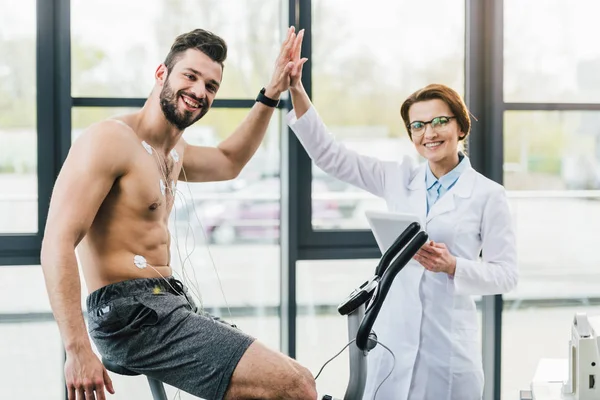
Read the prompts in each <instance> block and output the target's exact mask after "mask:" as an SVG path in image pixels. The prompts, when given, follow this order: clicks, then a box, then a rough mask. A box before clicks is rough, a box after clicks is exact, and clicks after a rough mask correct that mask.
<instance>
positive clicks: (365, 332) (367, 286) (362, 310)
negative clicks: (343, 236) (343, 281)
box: [322, 222, 428, 400]
mask: <svg viewBox="0 0 600 400" xmlns="http://www.w3.org/2000/svg"><path fill="white" fill-rule="evenodd" d="M420 229H421V226H420V225H419V224H418V223H416V222H413V223H412V224H410V225H409V226H408V227H407V228H406V229H405V230H404V232H402V233H401V234H400V236H398V238H397V239H396V241H395V242H394V243H393V244H392V245H391V246H390V248H389V249H388V250H387V251H386V252H385V253H384V254H383V256H382V257H381V260H380V261H379V265H378V266H377V268H376V270H375V275H374V276H373V277H372V278H371V279H369V280H368V281H366V282H364V283H363V284H362V285H360V287H358V288H357V289H355V290H354V291H352V293H350V295H349V296H348V297H347V298H346V299H345V300H344V301H343V302H342V303H340V305H339V306H338V312H339V313H340V314H341V315H347V316H348V339H349V340H351V341H354V339H356V340H355V341H354V343H350V348H349V352H350V353H349V357H350V378H349V382H348V386H347V388H346V393H345V395H344V398H343V400H361V399H362V397H363V394H364V391H365V384H366V381H367V355H368V354H369V351H371V350H373V349H374V348H375V346H376V345H377V344H378V341H377V335H376V334H375V332H373V331H371V328H373V324H374V323H375V320H376V319H377V315H378V314H379V311H380V310H381V306H382V305H383V302H384V300H385V297H386V296H387V294H388V292H389V290H390V287H391V285H392V282H393V281H394V278H395V277H396V275H397V274H398V272H400V270H402V268H404V266H405V265H406V264H407V263H408V262H409V261H410V260H411V258H412V257H413V256H414V255H415V253H416V252H417V251H418V250H419V249H420V248H421V246H423V245H424V244H425V243H426V242H427V240H428V236H427V233H425V232H423V231H421V230H420ZM367 302H368V303H369V304H368V305H367ZM354 344H355V345H354ZM390 373H391V371H390ZM382 383H383V382H382ZM322 400H339V399H337V398H334V397H332V396H330V395H325V396H323V397H322Z"/></svg>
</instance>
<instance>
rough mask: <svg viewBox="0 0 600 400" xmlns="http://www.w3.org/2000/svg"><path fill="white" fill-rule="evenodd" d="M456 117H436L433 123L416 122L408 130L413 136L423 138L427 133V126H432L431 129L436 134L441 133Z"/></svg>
mask: <svg viewBox="0 0 600 400" xmlns="http://www.w3.org/2000/svg"><path fill="white" fill-rule="evenodd" d="M452 118H456V117H445V116H441V117H435V118H434V119H432V120H431V121H427V122H423V121H414V122H411V123H410V124H408V126H407V127H408V129H409V130H410V133H411V135H412V136H417V137H418V136H422V135H423V134H424V133H425V129H426V127H427V124H431V129H433V131H434V132H441V131H443V130H444V128H446V126H447V125H448V124H449V123H450V120H451V119H452Z"/></svg>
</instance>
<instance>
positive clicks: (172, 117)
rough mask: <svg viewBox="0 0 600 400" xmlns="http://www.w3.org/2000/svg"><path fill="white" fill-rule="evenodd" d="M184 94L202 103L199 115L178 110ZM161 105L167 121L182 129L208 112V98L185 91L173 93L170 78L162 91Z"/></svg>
mask: <svg viewBox="0 0 600 400" xmlns="http://www.w3.org/2000/svg"><path fill="white" fill-rule="evenodd" d="M182 94H185V95H186V96H188V97H189V98H191V99H193V100H194V101H195V102H197V103H198V104H199V105H200V107H201V108H200V112H199V113H198V115H197V116H194V112H192V111H188V110H183V112H178V111H177V106H178V105H179V98H180V97H181V95H182ZM160 107H161V108H162V111H163V114H164V115H165V118H166V119H167V121H169V122H170V123H171V124H172V125H174V126H175V127H176V128H177V129H179V130H180V131H182V130H184V129H185V128H187V127H188V126H190V125H193V124H194V123H195V122H196V121H198V120H199V119H200V118H202V117H204V115H205V114H206V113H207V112H208V109H209V107H208V104H207V102H206V98H201V99H198V98H197V97H196V96H194V95H192V94H189V93H185V92H183V91H179V92H177V94H175V93H173V89H172V88H171V86H170V85H169V78H168V77H167V80H166V81H165V86H163V89H162V90H161V92H160Z"/></svg>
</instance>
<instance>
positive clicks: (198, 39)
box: [165, 29, 227, 73]
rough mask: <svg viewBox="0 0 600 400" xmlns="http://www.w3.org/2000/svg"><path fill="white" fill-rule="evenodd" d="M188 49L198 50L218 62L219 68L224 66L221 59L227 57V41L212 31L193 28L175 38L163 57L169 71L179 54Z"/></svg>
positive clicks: (177, 59)
mask: <svg viewBox="0 0 600 400" xmlns="http://www.w3.org/2000/svg"><path fill="white" fill-rule="evenodd" d="M188 49H196V50H199V51H201V52H203V53H204V54H206V55H207V56H209V57H210V59H211V60H213V61H215V62H217V63H219V64H220V65H221V68H223V67H224V65H223V61H225V59H226V58H227V43H225V41H224V40H223V39H222V38H220V37H219V36H217V35H215V34H214V33H212V32H209V31H205V30H204V29H194V30H193V31H191V32H188V33H183V34H181V35H179V36H177V38H175V42H173V45H172V46H171V50H170V51H169V54H167V58H165V65H166V66H167V71H169V73H171V70H172V69H173V66H174V65H175V64H176V63H177V61H179V58H180V57H181V55H182V54H183V53H184V52H185V51H186V50H188Z"/></svg>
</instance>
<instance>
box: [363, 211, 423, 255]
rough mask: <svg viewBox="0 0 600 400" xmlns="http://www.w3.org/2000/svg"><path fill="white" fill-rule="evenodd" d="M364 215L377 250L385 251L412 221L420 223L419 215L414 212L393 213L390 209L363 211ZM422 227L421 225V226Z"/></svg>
mask: <svg viewBox="0 0 600 400" xmlns="http://www.w3.org/2000/svg"><path fill="white" fill-rule="evenodd" d="M365 216H366V217H367V221H369V225H370V226H371V231H372V232H373V236H375V240H376V241H377V245H378V246H379V250H381V253H382V254H383V253H385V252H386V250H387V249H389V248H390V246H391V245H392V244H394V242H395V241H396V239H398V236H400V234H401V233H402V232H404V230H405V229H406V228H408V226H409V225H410V224H411V223H413V222H418V223H419V224H420V223H421V221H420V219H419V217H417V216H416V215H415V214H404V213H395V212H390V211H365ZM421 229H422V227H421Z"/></svg>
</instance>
